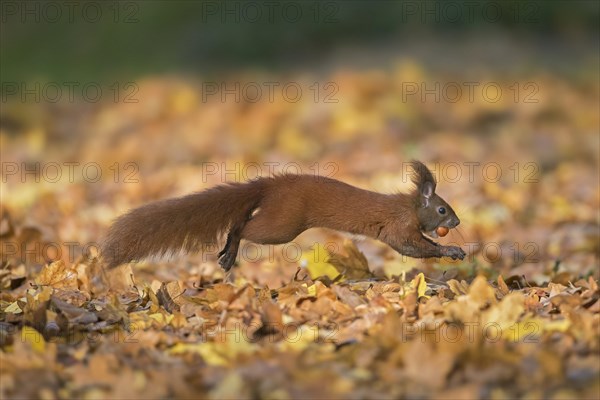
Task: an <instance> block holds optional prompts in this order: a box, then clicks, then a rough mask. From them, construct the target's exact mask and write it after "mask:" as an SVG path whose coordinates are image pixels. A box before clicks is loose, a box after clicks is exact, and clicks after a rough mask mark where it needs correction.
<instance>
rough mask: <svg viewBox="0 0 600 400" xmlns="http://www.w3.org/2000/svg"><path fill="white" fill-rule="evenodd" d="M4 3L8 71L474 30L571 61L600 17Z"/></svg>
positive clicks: (189, 63) (587, 8) (402, 45)
mask: <svg viewBox="0 0 600 400" xmlns="http://www.w3.org/2000/svg"><path fill="white" fill-rule="evenodd" d="M1 11H2V17H1V18H2V27H1V33H2V34H1V36H0V37H1V39H0V46H1V49H2V50H1V52H2V54H1V55H2V57H1V59H0V60H1V61H0V66H1V75H2V76H1V79H2V80H3V81H13V80H18V81H23V80H26V81H27V80H48V81H52V80H77V79H96V80H104V79H115V78H118V79H129V78H131V79H136V78H139V77H140V76H144V75H147V74H160V73H165V72H169V73H171V72H175V73H178V72H186V73H191V74H196V73H201V74H203V75H205V74H219V73H223V72H227V71H231V70H237V69H241V68H256V67H259V68H267V69H289V68H292V69H296V68H298V67H314V66H317V67H322V66H323V64H324V62H325V61H328V60H333V61H335V60H337V59H339V58H340V57H343V56H344V55H348V54H350V55H352V54H353V53H354V51H357V50H358V49H361V48H363V49H365V48H366V49H371V50H373V49H377V48H378V47H384V48H385V51H384V53H386V54H395V55H402V54H405V53H415V52H417V53H418V52H419V51H423V50H427V49H428V48H429V49H430V50H436V49H437V48H438V47H439V48H441V49H445V50H446V51H456V50H458V49H460V48H461V47H464V46H465V45H468V43H469V41H466V42H465V39H466V38H468V37H472V35H475V36H476V37H478V38H479V39H481V40H482V41H483V42H486V43H489V45H490V46H494V45H495V44H494V43H496V42H498V41H507V42H508V46H509V47H511V46H512V47H514V48H515V52H514V53H512V52H511V53H510V54H507V52H506V51H505V52H504V56H505V58H504V59H505V60H507V61H511V62H512V61H514V57H515V55H518V54H519V53H518V51H517V50H516V48H518V47H523V48H525V49H527V50H526V51H525V52H524V54H522V57H524V60H533V59H537V58H540V59H541V60H539V61H541V62H542V63H544V64H545V66H546V67H547V68H554V69H557V68H558V69H563V70H568V69H569V68H568V65H571V66H572V65H573V61H574V59H573V57H586V56H587V57H592V58H593V57H595V58H597V57H598V54H597V50H598V21H599V20H600V14H599V2H597V1H480V2H469V1H457V2H454V1H323V2H317V1H283V2H268V1H257V2H252V1H250V2H241V1H227V2H220V1H120V2H80V3H70V2H60V1H58V2H36V1H33V2H14V1H4V2H2V10H1ZM430 43H434V44H437V47H436V46H435V45H433V44H432V45H431V46H432V47H429V46H430V45H429V44H430ZM454 55H455V56H458V55H459V54H457V53H454ZM443 56H444V53H443V52H442V53H440V54H439V56H438V59H437V60H436V59H434V60H432V61H431V63H433V64H435V63H436V62H444V60H443V59H440V58H441V57H443ZM332 57H333V59H332ZM447 57H450V58H451V57H452V54H450V55H448V56H447ZM367 58H369V57H367ZM344 60H345V59H344ZM358 61H361V62H365V61H368V60H367V59H365V57H359V60H358ZM370 61H371V62H372V63H376V62H377V61H378V59H377V57H375V58H372V57H371V58H370ZM545 61H546V62H545ZM490 62H497V60H490Z"/></svg>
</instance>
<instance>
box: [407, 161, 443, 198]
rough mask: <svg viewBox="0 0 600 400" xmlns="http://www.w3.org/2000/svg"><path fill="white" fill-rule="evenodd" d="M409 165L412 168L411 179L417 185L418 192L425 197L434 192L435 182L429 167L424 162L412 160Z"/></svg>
mask: <svg viewBox="0 0 600 400" xmlns="http://www.w3.org/2000/svg"><path fill="white" fill-rule="evenodd" d="M410 166H411V168H412V170H413V174H412V177H411V180H412V181H413V183H414V184H415V185H416V186H417V190H418V192H419V194H421V195H422V196H423V197H425V198H426V199H428V198H430V197H431V195H433V193H434V192H435V187H436V184H437V183H436V181H435V178H434V177H433V174H432V173H431V171H430V170H429V168H427V167H426V166H425V164H423V163H422V162H420V161H417V160H412V161H411V162H410Z"/></svg>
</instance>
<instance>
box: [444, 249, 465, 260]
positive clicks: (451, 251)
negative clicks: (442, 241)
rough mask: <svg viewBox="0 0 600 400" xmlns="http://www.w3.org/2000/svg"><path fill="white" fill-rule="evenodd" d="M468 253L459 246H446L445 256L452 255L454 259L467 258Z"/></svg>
mask: <svg viewBox="0 0 600 400" xmlns="http://www.w3.org/2000/svg"><path fill="white" fill-rule="evenodd" d="M466 255H467V253H465V252H464V250H463V249H461V248H460V247H457V246H445V247H444V256H446V257H450V258H452V259H453V260H456V259H459V260H462V259H464V258H465V256H466Z"/></svg>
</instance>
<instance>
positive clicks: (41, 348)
mask: <svg viewBox="0 0 600 400" xmlns="http://www.w3.org/2000/svg"><path fill="white" fill-rule="evenodd" d="M21 342H22V343H29V345H30V346H31V348H32V349H33V351H35V352H36V353H40V354H44V352H45V351H46V341H45V340H44V337H43V336H42V334H41V333H39V332H38V331H36V330H35V329H33V328H32V327H30V326H24V327H23V329H22V330H21Z"/></svg>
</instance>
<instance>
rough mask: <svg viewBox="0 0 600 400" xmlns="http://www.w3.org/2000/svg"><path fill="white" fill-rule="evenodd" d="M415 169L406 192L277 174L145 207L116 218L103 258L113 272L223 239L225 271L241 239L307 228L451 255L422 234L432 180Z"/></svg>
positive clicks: (283, 236) (270, 239)
mask: <svg viewBox="0 0 600 400" xmlns="http://www.w3.org/2000/svg"><path fill="white" fill-rule="evenodd" d="M413 168H414V170H415V176H416V178H415V179H414V180H415V183H416V184H417V188H416V189H415V190H414V191H413V192H411V193H409V194H402V193H400V194H381V193H376V192H371V191H367V190H363V189H359V188H356V187H354V186H350V185H348V184H346V183H343V182H340V181H337V180H334V179H330V178H325V177H320V176H313V175H282V176H276V177H270V178H259V179H257V180H254V181H251V182H248V183H242V184H227V185H220V186H216V187H214V188H212V189H208V190H206V191H203V192H200V193H195V194H191V195H188V196H184V197H180V198H175V199H168V200H163V201H158V202H155V203H150V204H147V205H145V206H142V207H140V208H137V209H134V210H132V211H130V212H129V213H127V214H125V215H123V216H121V217H120V218H118V219H117V220H116V222H115V223H114V224H113V226H112V227H111V228H110V230H109V232H108V236H107V240H106V242H105V244H104V246H103V252H102V254H103V256H104V259H105V260H106V262H107V264H108V266H109V267H114V266H116V265H119V264H121V263H125V262H129V261H134V260H140V259H142V258H145V257H148V256H152V255H158V256H163V255H165V254H168V253H176V252H178V251H180V250H183V251H185V252H192V251H198V250H200V249H201V248H202V245H206V244H214V243H216V242H217V241H218V240H219V239H220V238H221V237H222V236H223V235H224V234H225V233H228V234H229V238H228V241H227V245H226V246H225V248H224V249H223V251H222V252H221V254H226V257H227V256H228V259H227V260H226V261H224V262H222V263H221V264H222V265H223V267H224V268H226V269H228V268H230V267H231V265H233V261H234V260H235V256H236V255H237V249H238V245H239V241H240V239H246V240H250V241H252V242H255V243H260V244H280V243H287V242H289V241H291V240H293V239H294V238H295V237H296V236H298V235H299V234H300V233H302V232H303V231H305V230H306V229H309V228H317V227H320V228H329V229H334V230H338V231H346V232H350V233H354V234H360V235H365V236H370V237H373V238H376V239H379V240H381V241H383V242H385V243H387V244H389V245H390V246H391V247H393V248H394V249H395V250H397V251H399V252H400V253H402V254H406V255H409V256H412V257H441V256H443V255H446V256H452V257H454V256H455V255H456V254H454V253H452V254H450V253H448V251H447V250H444V249H448V248H449V247H444V246H439V245H437V244H436V243H434V242H432V241H430V240H428V239H426V238H425V237H423V235H422V234H421V225H422V224H423V221H420V220H419V214H418V212H417V209H418V208H419V207H421V210H419V213H421V212H423V211H422V209H423V206H420V203H421V200H420V190H421V189H420V186H421V185H422V183H423V182H425V181H428V182H433V184H434V185H435V181H433V176H432V175H431V173H430V172H429V170H428V169H427V168H426V167H425V166H424V165H423V164H420V163H418V162H415V163H414V165H413ZM439 201H440V202H441V203H440V204H442V203H443V204H444V205H446V206H447V207H448V208H449V209H450V207H449V206H448V205H447V204H446V203H445V202H443V200H441V198H439ZM450 211H451V209H450ZM427 212H429V211H427ZM451 213H452V215H454V213H453V211H451ZM454 217H455V215H454ZM427 218H430V217H429V216H428V217H427ZM456 221H457V224H458V219H456ZM426 222H431V221H426ZM440 223H441V222H439V221H437V222H434V225H435V226H437V225H438V224H440ZM461 251H462V250H461ZM228 253H229V254H228ZM446 253H448V254H446ZM463 253H464V252H463ZM457 257H458V258H461V257H460V255H457Z"/></svg>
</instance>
